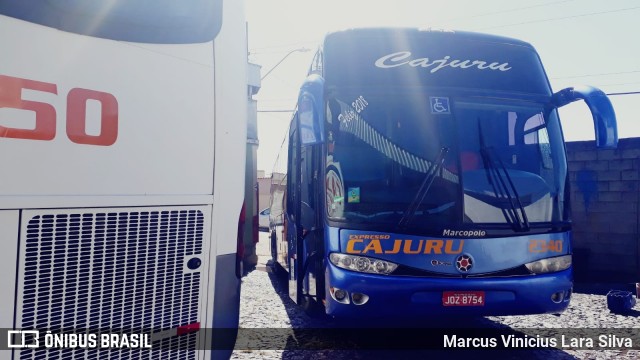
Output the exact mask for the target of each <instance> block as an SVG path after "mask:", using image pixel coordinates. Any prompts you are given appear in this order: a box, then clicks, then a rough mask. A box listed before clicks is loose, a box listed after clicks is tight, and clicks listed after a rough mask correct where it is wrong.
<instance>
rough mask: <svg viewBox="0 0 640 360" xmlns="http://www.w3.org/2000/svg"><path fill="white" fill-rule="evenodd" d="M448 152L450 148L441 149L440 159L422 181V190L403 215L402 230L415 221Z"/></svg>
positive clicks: (438, 158)
mask: <svg viewBox="0 0 640 360" xmlns="http://www.w3.org/2000/svg"><path fill="white" fill-rule="evenodd" d="M448 152H449V148H447V147H443V148H441V149H440V154H438V157H437V158H436V160H435V161H434V162H433V165H432V166H431V167H430V168H429V170H427V174H426V175H425V177H424V180H422V184H420V188H419V189H418V192H417V193H416V195H415V196H414V197H413V200H412V201H411V204H409V207H408V208H407V209H406V210H405V211H404V213H403V214H402V218H401V219H400V222H399V223H398V228H400V229H402V228H405V227H407V225H409V222H411V220H412V219H413V217H414V215H415V213H416V210H418V207H420V204H421V203H422V201H423V200H424V198H425V196H427V193H428V192H429V189H430V188H431V185H432V184H433V181H434V180H435V179H436V176H437V175H438V172H439V171H440V169H442V165H443V164H444V159H445V157H446V156H447V153H448Z"/></svg>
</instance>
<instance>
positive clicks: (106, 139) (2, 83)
mask: <svg viewBox="0 0 640 360" xmlns="http://www.w3.org/2000/svg"><path fill="white" fill-rule="evenodd" d="M23 89H29V90H35V91H42V92H47V93H51V94H55V95H57V94H58V87H57V85H56V84H50V83H46V82H42V81H35V80H28V79H21V78H17V77H12V76H6V75H0V108H12V109H20V110H26V111H33V112H34V113H35V115H36V116H35V117H36V125H35V127H34V128H33V129H17V128H11V127H6V126H2V125H0V137H6V138H14V139H28V140H45V141H49V140H53V139H54V138H55V136H56V118H57V115H56V109H55V107H54V106H53V105H51V104H47V103H44V102H40V101H30V100H24V99H22V90H23ZM87 100H96V101H98V102H99V103H100V105H101V111H100V135H89V134H87V130H86V128H87V126H86V125H87V121H86V120H87ZM66 125H67V126H66V130H67V137H68V138H69V140H71V141H72V142H74V143H76V144H86V145H99V146H110V145H113V144H114V143H115V142H116V139H117V138H118V101H117V100H116V98H115V97H114V96H113V95H112V94H109V93H106V92H102V91H96V90H89V89H81V88H73V89H71V90H69V93H68V94H67V116H66Z"/></svg>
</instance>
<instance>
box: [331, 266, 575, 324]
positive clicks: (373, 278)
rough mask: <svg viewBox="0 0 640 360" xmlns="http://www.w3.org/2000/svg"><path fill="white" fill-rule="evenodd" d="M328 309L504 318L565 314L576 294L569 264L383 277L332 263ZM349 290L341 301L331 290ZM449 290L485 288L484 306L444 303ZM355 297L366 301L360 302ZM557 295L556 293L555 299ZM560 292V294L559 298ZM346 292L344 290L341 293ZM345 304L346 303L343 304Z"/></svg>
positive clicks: (338, 313)
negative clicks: (530, 270) (477, 274)
mask: <svg viewBox="0 0 640 360" xmlns="http://www.w3.org/2000/svg"><path fill="white" fill-rule="evenodd" d="M325 278H326V282H325V284H326V294H327V296H326V312H327V314H328V315H331V316H335V317H365V316H366V317H370V316H394V317H403V316H407V317H416V316H420V315H426V316H449V315H451V316H458V315H463V316H500V315H525V314H544V313H561V312H562V311H564V310H565V309H566V308H567V306H569V300H570V298H571V292H572V286H573V281H572V270H571V268H569V269H567V270H564V271H560V272H555V273H550V274H543V275H531V276H518V277H510V278H466V279H462V278H426V277H408V276H384V275H374V274H366V273H358V272H353V271H348V270H344V269H341V268H338V267H336V266H334V265H333V264H331V263H330V264H328V266H327V268H326V271H325ZM337 289H340V290H343V291H346V293H347V296H346V300H343V301H342V302H338V301H337V300H336V298H335V296H332V295H331V291H334V292H335V291H336V290H337ZM445 291H475V292H478V291H481V292H484V301H483V305H481V306H444V305H443V292H445ZM354 294H356V300H359V302H362V299H363V298H364V297H362V296H359V295H357V294H362V295H365V296H366V298H367V300H366V302H364V303H363V304H360V305H356V303H357V302H358V301H354V299H353V296H354ZM554 294H556V295H555V297H554ZM558 294H561V297H562V299H561V300H560V301H558V300H559V297H558ZM341 295H343V294H341ZM345 302H347V303H345Z"/></svg>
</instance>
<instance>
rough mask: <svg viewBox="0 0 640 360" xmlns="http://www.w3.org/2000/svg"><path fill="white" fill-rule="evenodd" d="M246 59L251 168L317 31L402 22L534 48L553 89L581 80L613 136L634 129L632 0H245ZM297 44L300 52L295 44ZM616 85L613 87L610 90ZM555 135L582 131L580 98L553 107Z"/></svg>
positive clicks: (637, 129)
mask: <svg viewBox="0 0 640 360" xmlns="http://www.w3.org/2000/svg"><path fill="white" fill-rule="evenodd" d="M245 11H246V16H247V22H248V33H249V35H248V44H249V61H250V62H252V63H254V64H258V65H260V66H262V76H265V74H267V73H268V72H269V73H268V74H267V75H266V77H264V79H263V80H262V84H261V89H260V92H259V93H258V94H257V95H256V96H254V98H255V99H256V100H257V101H258V111H259V112H258V137H259V147H258V170H264V171H265V172H266V173H267V175H268V174H269V173H271V169H272V168H273V164H274V162H275V160H276V157H277V154H278V151H279V150H280V147H281V144H282V141H283V139H284V137H285V134H286V131H287V127H288V124H289V122H290V120H291V112H290V110H292V109H293V108H294V107H295V102H296V99H297V95H298V90H299V88H300V85H301V84H302V82H303V81H304V78H305V77H306V74H307V70H308V68H309V65H310V64H311V60H312V58H313V55H314V53H315V51H316V49H317V47H318V45H319V44H320V43H321V41H322V38H323V36H324V35H325V34H326V33H328V32H330V31H335V30H340V29H346V28H357V27H374V26H402V27H419V28H429V27H431V28H437V29H449V30H464V31H475V32H481V33H488V34H495V35H502V36H508V37H512V38H517V39H520V40H524V41H526V42H529V43H530V44H532V45H533V46H534V47H535V48H536V50H537V51H538V53H539V55H540V57H541V59H542V62H543V66H544V67H545V70H546V72H547V75H548V77H549V79H550V82H551V87H552V89H553V91H554V92H556V91H559V90H561V89H563V88H566V87H569V86H576V85H591V86H595V87H597V88H600V89H601V90H602V91H604V92H605V93H607V94H611V95H610V99H611V102H612V104H613V107H614V109H615V112H616V116H617V120H618V131H619V137H620V138H626V137H640V115H638V113H637V111H638V110H640V94H622V93H633V92H640V39H639V37H640V35H639V34H640V2H638V1H637V0H607V1H602V0H555V1H554V0H519V1H512V0H506V1H505V0H485V1H478V0H446V1H445V0H440V1H434V0H393V1H378V0H318V1H311V0H245ZM305 50H306V51H305ZM613 94H619V95H613ZM560 119H561V124H562V127H563V132H564V135H565V141H580V140H592V139H593V138H594V130H593V121H592V119H591V115H590V112H589V110H588V109H587V106H586V105H585V104H584V102H575V103H572V104H569V105H567V106H565V107H563V108H561V109H560Z"/></svg>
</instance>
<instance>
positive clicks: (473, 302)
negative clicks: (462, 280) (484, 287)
mask: <svg viewBox="0 0 640 360" xmlns="http://www.w3.org/2000/svg"><path fill="white" fill-rule="evenodd" d="M484 301H485V297H484V291H444V292H443V293H442V305H443V306H484Z"/></svg>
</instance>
